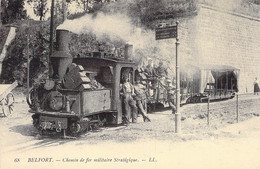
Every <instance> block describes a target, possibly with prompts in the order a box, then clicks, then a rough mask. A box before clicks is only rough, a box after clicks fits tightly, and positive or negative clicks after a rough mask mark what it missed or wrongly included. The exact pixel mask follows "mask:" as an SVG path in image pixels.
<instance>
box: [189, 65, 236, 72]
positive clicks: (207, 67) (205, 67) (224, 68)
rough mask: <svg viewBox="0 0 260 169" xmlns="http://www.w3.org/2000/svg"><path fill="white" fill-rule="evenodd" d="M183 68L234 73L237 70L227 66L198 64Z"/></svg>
mask: <svg viewBox="0 0 260 169" xmlns="http://www.w3.org/2000/svg"><path fill="white" fill-rule="evenodd" d="M185 67H194V68H197V69H200V70H216V71H234V70H239V69H238V68H235V67H233V66H229V65H209V64H199V65H186V66H185Z"/></svg>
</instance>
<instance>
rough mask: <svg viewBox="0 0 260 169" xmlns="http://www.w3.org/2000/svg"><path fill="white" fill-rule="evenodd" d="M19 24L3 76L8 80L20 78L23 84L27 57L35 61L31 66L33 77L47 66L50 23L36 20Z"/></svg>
mask: <svg viewBox="0 0 260 169" xmlns="http://www.w3.org/2000/svg"><path fill="white" fill-rule="evenodd" d="M26 23H29V25H30V26H28V24H26ZM17 24H19V28H18V30H17V33H16V36H15V39H14V41H13V42H12V43H11V44H10V45H9V47H8V50H7V56H6V58H5V60H4V62H3V72H2V77H1V78H2V79H3V80H4V81H6V82H12V81H14V80H18V82H19V83H20V84H23V83H24V82H26V71H27V57H29V58H30V59H31V60H32V62H33V63H34V64H32V67H30V71H31V75H30V77H31V79H33V78H34V77H36V76H37V75H38V73H39V72H42V71H43V69H45V67H46V66H47V62H46V58H47V56H48V54H49V50H48V48H49V42H48V39H49V25H48V23H46V22H41V23H39V22H35V21H26V22H24V23H17Z"/></svg>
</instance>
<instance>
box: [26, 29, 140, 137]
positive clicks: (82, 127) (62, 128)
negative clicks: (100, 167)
mask: <svg viewBox="0 0 260 169" xmlns="http://www.w3.org/2000/svg"><path fill="white" fill-rule="evenodd" d="M56 41H57V49H56V51H55V52H54V53H53V55H52V56H51V58H50V61H51V64H52V67H53V75H52V77H51V78H46V79H42V80H41V82H40V83H37V84H35V85H34V86H33V88H32V89H31V90H30V92H29V94H28V96H27V102H28V104H29V106H30V110H29V112H31V113H33V115H32V118H33V124H34V126H35V127H36V128H37V129H38V130H39V131H40V132H43V134H44V133H47V134H51V133H57V132H60V133H62V132H63V133H64V135H73V136H75V135H78V134H80V133H82V132H85V131H86V130H88V129H90V128H95V127H98V126H101V125H103V124H108V125H117V124H120V123H122V114H123V113H122V112H123V108H122V99H121V97H120V84H121V83H122V80H121V79H122V76H123V74H126V73H127V74H128V76H129V77H130V81H131V82H132V83H134V82H133V80H134V76H135V74H134V72H135V70H136V67H135V64H134V62H132V61H131V60H130V59H127V58H126V59H124V60H119V59H115V58H108V57H105V56H104V53H92V57H84V56H83V57H79V58H72V56H71V55H70V53H69V48H68V41H69V31H67V30H57V31H56ZM131 49H132V46H131V45H126V50H125V56H130V55H131V54H132V53H131ZM92 86H96V87H95V88H92Z"/></svg>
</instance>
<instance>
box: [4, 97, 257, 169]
mask: <svg viewBox="0 0 260 169" xmlns="http://www.w3.org/2000/svg"><path fill="white" fill-rule="evenodd" d="M259 101H260V96H254V95H247V96H240V97H239V106H238V107H239V114H240V115H239V123H237V124H236V98H234V99H230V100H226V101H221V102H212V103H210V125H209V126H208V125H207V103H199V104H189V105H184V106H182V107H181V112H182V134H176V133H175V132H174V130H175V126H174V125H175V123H174V120H175V119H174V118H175V117H174V115H173V114H171V111H170V110H167V109H166V110H163V111H157V112H154V113H152V114H149V117H150V119H151V122H146V123H144V122H142V118H141V117H139V118H138V123H136V124H130V125H128V126H118V127H103V128H100V129H99V130H95V131H91V132H88V133H86V134H83V135H81V136H80V137H79V138H76V139H61V138H52V137H42V136H40V135H39V134H38V131H37V130H36V129H35V128H34V127H33V125H32V119H31V114H30V113H28V106H27V104H26V101H25V98H24V96H23V95H22V94H16V103H15V107H14V112H13V113H12V114H11V115H9V116H8V117H7V118H0V122H1V128H0V135H1V137H0V147H1V150H0V168H1V169H9V168H10V169H11V168H16V169H18V168H28V169H29V168H38V169H41V168H43V169H46V168H49V167H50V166H49V164H44V163H41V164H40V165H39V164H38V163H28V162H27V160H28V158H29V157H35V158H36V157H39V158H42V157H51V158H53V159H58V160H61V161H62V160H63V159H64V158H65V157H66V158H67V157H68V158H81V157H84V158H85V157H89V158H94V157H97V158H100V157H104V158H107V157H111V158H114V157H119V158H125V157H126V158H136V159H137V161H138V160H139V163H136V164H133V163H131V164H128V163H127V164H126V163H116V164H115V163H113V165H112V164H111V165H108V164H101V163H100V164H97V163H89V165H88V166H86V165H83V164H79V163H77V164H76V163H66V164H65V163H62V164H61V163H59V162H57V161H55V163H53V164H52V168H61V167H62V168H75V167H77V166H78V168H100V169H103V168H104V166H106V168H113V169H114V168H135V169H136V168H173V167H174V168H181V169H183V168H192V169H194V168H195V169H196V168H200V169H201V168H205V169H206V168H207V169H208V168H216V169H218V168H227V169H229V168H241V169H244V168H248V167H249V168H260V167H259V166H260V163H259V160H258V157H259V156H260V147H259V141H260V128H259V125H258V124H259V122H260V118H259V117H258V116H259V114H260V104H258V103H259ZM17 157H19V158H20V159H21V161H22V162H21V163H19V165H18V164H16V163H14V159H15V158H17ZM230 157H232V160H230ZM150 158H151V159H153V158H156V160H157V162H156V163H150V162H149V160H150ZM187 159H188V160H187ZM187 161H188V163H187ZM235 161H236V162H235Z"/></svg>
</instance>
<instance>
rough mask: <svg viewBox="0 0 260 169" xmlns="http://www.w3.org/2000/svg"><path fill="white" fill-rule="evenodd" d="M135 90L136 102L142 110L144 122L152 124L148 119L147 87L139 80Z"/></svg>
mask: <svg viewBox="0 0 260 169" xmlns="http://www.w3.org/2000/svg"><path fill="white" fill-rule="evenodd" d="M134 89H135V94H136V96H135V100H136V104H137V108H138V109H139V110H140V113H141V115H142V116H143V120H144V122H150V121H151V120H150V119H149V118H148V117H147V102H146V87H145V86H144V85H143V84H141V83H140V80H139V79H138V80H137V81H136V85H135V86H134Z"/></svg>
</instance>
